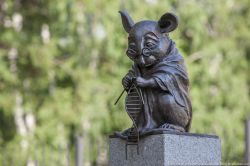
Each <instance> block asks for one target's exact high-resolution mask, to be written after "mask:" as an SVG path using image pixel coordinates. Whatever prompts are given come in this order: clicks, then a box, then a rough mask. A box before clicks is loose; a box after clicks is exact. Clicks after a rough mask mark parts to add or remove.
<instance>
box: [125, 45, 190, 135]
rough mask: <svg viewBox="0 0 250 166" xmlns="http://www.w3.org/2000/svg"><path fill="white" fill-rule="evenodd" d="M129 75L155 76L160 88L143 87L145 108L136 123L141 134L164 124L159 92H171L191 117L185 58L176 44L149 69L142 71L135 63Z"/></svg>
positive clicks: (148, 77)
mask: <svg viewBox="0 0 250 166" xmlns="http://www.w3.org/2000/svg"><path fill="white" fill-rule="evenodd" d="M129 75H131V76H132V77H138V76H140V77H143V78H145V79H150V78H153V79H154V80H155V81H156V83H157V84H158V87H157V88H158V90H157V89H156V88H141V93H142V94H141V96H142V98H143V100H144V110H143V111H142V112H141V114H140V115H139V116H140V117H139V121H138V123H137V124H136V125H137V127H138V131H139V132H140V133H141V134H143V133H144V132H146V131H150V130H152V129H155V128H159V127H160V126H161V125H163V124H160V123H161V122H162V121H163V120H162V116H161V115H162V113H161V112H160V111H163V110H164V109H161V108H159V104H158V103H157V100H158V97H159V93H162V92H163V93H169V94H171V95H172V96H173V97H174V99H175V102H176V103H177V104H178V105H180V106H181V107H183V108H184V110H185V111H186V113H187V115H188V117H189V118H190V119H191V116H192V112H191V109H192V108H191V102H190V99H189V96H188V84H189V80H188V75H187V72H186V69H185V66H184V60H183V58H182V56H181V55H180V54H179V52H178V50H177V49H176V47H175V44H172V46H171V48H170V52H169V54H168V55H167V56H166V57H165V58H164V59H162V60H161V61H160V62H159V63H157V64H156V65H154V66H152V67H150V69H149V70H147V71H143V73H142V71H141V70H140V69H139V67H138V66H137V65H135V64H134V65H133V66H132V69H131V70H130V71H129ZM159 88H160V89H159ZM159 91H160V92H159ZM187 128H189V126H187ZM186 130H188V129H186Z"/></svg>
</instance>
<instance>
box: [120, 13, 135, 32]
mask: <svg viewBox="0 0 250 166" xmlns="http://www.w3.org/2000/svg"><path fill="white" fill-rule="evenodd" d="M119 13H120V14H121V18H122V25H123V28H124V29H125V31H126V32H127V33H129V31H130V30H131V28H132V27H133V25H134V21H133V20H132V18H131V17H130V16H129V14H128V13H127V12H126V11H119Z"/></svg>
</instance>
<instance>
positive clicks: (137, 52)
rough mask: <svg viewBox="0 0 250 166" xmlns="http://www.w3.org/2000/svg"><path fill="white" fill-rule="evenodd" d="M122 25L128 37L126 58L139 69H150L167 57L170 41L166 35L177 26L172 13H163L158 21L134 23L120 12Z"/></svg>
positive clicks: (175, 18)
mask: <svg viewBox="0 0 250 166" xmlns="http://www.w3.org/2000/svg"><path fill="white" fill-rule="evenodd" d="M120 14H121V18H122V24H123V27H124V29H125V31H126V32H127V33H128V34H129V35H128V49H127V52H126V53H127V56H128V57H129V58H130V59H131V60H133V61H134V62H135V63H136V64H138V65H139V66H140V67H142V68H145V67H150V66H153V65H154V64H156V63H157V62H158V61H159V60H160V59H162V58H163V57H165V56H167V54H168V48H169V47H170V44H171V40H170V39H169V36H168V33H169V32H171V31H173V30H175V29H176V28H177V26H178V19H177V17H176V16H175V15H174V14H172V13H165V14H164V15H162V16H161V18H160V19H159V21H150V20H145V21H140V22H138V23H134V22H133V20H132V18H131V17H130V16H129V15H128V13H127V12H122V11H120Z"/></svg>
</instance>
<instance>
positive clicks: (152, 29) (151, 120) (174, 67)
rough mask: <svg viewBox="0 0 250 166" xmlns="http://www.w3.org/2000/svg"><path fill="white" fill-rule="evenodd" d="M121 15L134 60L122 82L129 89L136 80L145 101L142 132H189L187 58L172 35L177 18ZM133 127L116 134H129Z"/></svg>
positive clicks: (139, 121)
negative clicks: (170, 34)
mask: <svg viewBox="0 0 250 166" xmlns="http://www.w3.org/2000/svg"><path fill="white" fill-rule="evenodd" d="M120 14H121V19H122V24H123V27H124V29H125V31H126V32H127V33H128V49H127V51H126V54H127V56H128V57H129V58H130V59H131V60H132V61H133V62H134V64H133V65H132V68H131V69H130V70H129V72H128V73H127V74H126V75H125V77H124V78H123V80H122V85H123V86H124V88H125V89H126V90H127V91H129V88H130V87H131V84H132V83H134V84H135V85H136V86H137V87H138V88H139V89H140V91H138V92H139V93H140V96H141V99H142V100H143V109H142V111H141V112H139V114H138V117H137V120H136V122H134V123H135V125H136V127H137V130H138V133H139V135H143V134H145V133H148V132H151V131H176V132H188V131H189V129H190V125H191V119H192V106H191V101H190V98H189V94H188V93H189V79H188V74H187V71H186V68H185V65H184V59H183V57H182V56H181V55H180V53H179V51H178V49H177V48H176V46H175V43H174V42H173V41H172V40H171V39H170V37H169V33H170V32H171V31H173V30H175V29H176V28H177V26H178V18H177V17H176V16H175V15H174V14H172V13H165V14H164V15H162V16H161V17H160V19H159V21H150V20H145V21H140V22H138V23H134V22H133V20H132V18H131V17H130V16H129V15H128V13H127V12H124V11H120ZM132 78H134V81H132V80H133V79H132ZM130 130H131V129H127V130H125V131H123V132H121V133H116V134H117V135H118V136H120V137H126V135H128V133H129V131H130Z"/></svg>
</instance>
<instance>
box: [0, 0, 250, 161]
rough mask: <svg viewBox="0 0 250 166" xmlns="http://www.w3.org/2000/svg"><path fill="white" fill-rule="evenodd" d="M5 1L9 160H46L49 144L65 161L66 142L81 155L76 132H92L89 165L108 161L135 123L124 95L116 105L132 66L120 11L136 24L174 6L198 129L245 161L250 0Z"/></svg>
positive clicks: (0, 49)
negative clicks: (118, 134)
mask: <svg viewBox="0 0 250 166" xmlns="http://www.w3.org/2000/svg"><path fill="white" fill-rule="evenodd" d="M0 5H1V9H2V10H0V36H1V37H0V91H1V93H0V125H1V126H0V145H1V146H2V148H1V150H0V154H1V155H0V160H1V161H3V160H4V158H5V157H4V155H5V156H8V157H9V158H11V160H9V161H10V164H11V161H16V160H17V159H18V161H20V163H21V164H22V163H23V164H24V163H25V162H26V161H27V160H34V159H39V158H40V159H41V160H43V157H42V156H43V155H42V154H44V151H46V150H48V151H49V149H50V152H51V155H48V156H44V157H45V158H49V159H48V160H49V161H50V163H52V165H53V164H54V165H58V164H59V165H60V163H58V162H64V161H60V160H59V159H60V155H65V154H66V151H65V149H67V147H70V149H69V151H70V153H71V156H74V151H73V147H74V145H73V142H74V137H75V135H76V134H82V135H83V136H84V140H85V147H86V148H85V162H86V163H92V164H98V163H100V162H104V163H105V162H106V161H107V160H105V159H104V160H103V159H100V156H101V155H102V154H103V153H104V156H105V155H107V139H106V138H107V135H108V134H111V133H112V132H114V131H117V130H123V129H125V128H128V127H129V126H130V125H131V122H130V120H129V118H128V116H127V115H126V113H125V111H124V104H123V102H120V103H119V104H118V106H114V105H113V103H114V101H115V99H116V97H118V95H119V93H120V92H121V91H122V86H121V79H122V77H123V76H124V75H125V74H126V72H127V70H128V69H129V68H130V65H131V61H130V60H129V59H128V58H127V57H126V56H125V49H126V45H127V34H126V33H125V31H124V30H123V28H122V25H121V21H120V16H119V14H118V10H121V9H126V10H127V11H128V12H129V13H130V14H131V16H132V17H133V18H134V20H135V22H136V21H139V20H142V19H153V20H157V19H158V18H159V17H160V16H161V15H162V14H163V13H164V12H166V11H173V12H175V13H176V14H177V15H178V16H179V18H180V25H179V28H178V29H177V30H176V31H175V32H173V33H172V34H170V36H171V37H172V39H173V40H174V41H175V42H176V43H177V47H178V48H179V49H180V51H181V52H182V54H183V56H184V57H185V59H186V64H187V68H188V71H189V75H190V80H191V97H192V102H193V124H192V129H191V132H198V133H212V134H217V135H219V136H220V138H221V140H222V150H223V153H222V156H223V162H243V155H244V154H243V153H244V119H245V118H246V117H247V116H248V114H249V112H250V110H249V106H250V104H249V103H250V102H249V94H250V93H249V87H250V86H249V85H250V84H249V83H250V79H249V74H250V73H249V70H250V68H249V66H250V31H249V27H250V19H249V18H250V1H248V0H241V1H236V0H221V1H198V0H189V1H185V0H171V1H159V0H138V1H134V0H126V1H124V0H120V1H115V0H102V1H99V0H85V1H84V0H78V1H74V0H64V1H62V0H53V1H49V0H43V1H41V0H33V1H28V0H21V1H11V0H5V1H3V2H1V3H0ZM123 99H124V98H123ZM123 99H122V100H123ZM18 112H19V113H18ZM19 114H21V115H19ZM30 115H32V117H34V119H35V125H33V128H32V127H29V122H28V121H29V120H28V119H29V118H28V117H29V116H30ZM20 120H21V122H22V121H23V123H24V129H25V132H23V131H21V129H20V124H22V123H21V122H20ZM34 126H35V127H34ZM27 144H28V145H27ZM13 149H15V150H13ZM51 149H54V150H51ZM55 149H62V150H55ZM98 149H99V150H98ZM3 152H4V155H2V154H3ZM20 153H21V154H22V155H18V154H20ZM8 157H7V158H8Z"/></svg>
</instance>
